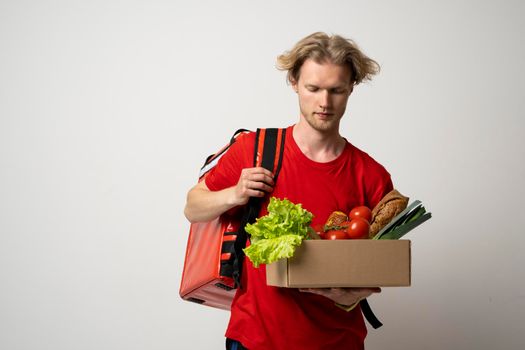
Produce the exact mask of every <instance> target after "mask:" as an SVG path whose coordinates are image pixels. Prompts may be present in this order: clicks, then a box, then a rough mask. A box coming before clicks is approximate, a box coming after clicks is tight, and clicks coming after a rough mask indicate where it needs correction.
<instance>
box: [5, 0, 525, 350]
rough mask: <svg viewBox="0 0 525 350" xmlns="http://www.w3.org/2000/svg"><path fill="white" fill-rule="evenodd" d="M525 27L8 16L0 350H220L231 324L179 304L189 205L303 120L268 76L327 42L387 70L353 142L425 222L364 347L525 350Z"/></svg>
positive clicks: (351, 119)
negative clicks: (287, 54)
mask: <svg viewBox="0 0 525 350" xmlns="http://www.w3.org/2000/svg"><path fill="white" fill-rule="evenodd" d="M524 10H525V6H524V5H523V2H520V1H495V0H487V1H452V0H451V1H448V0H447V1H439V2H438V1H434V2H432V1H415V0H414V1H366V2H365V1H330V0H328V1H324V2H320V1H307V0H301V1H273V0H272V1H265V2H262V1H240V0H238V1H227V0H226V1H220V2H219V1H176V0H171V1H160V0H149V1H116V0H107V1H90V2H86V1H58V0H57V1H50V0H46V1H31V0H26V1H16V2H15V1H7V0H3V1H0V283H1V284H0V348H1V349H6V350H22V349H23V350H29V349H31V350H33V349H35V350H37V349H38V350H41V349H52V350H70V349H78V350H84V349H86V350H87V349H97V350H100V349H112V350H114V349H126V350H130V349H140V350H143V349H148V350H153V349H155V350H161V349H184V348H186V347H189V348H191V349H203V350H208V349H211V350H213V349H222V348H223V347H224V345H223V344H224V338H223V334H224V330H225V328H226V324H227V320H228V314H227V313H226V312H224V311H220V310H214V309H210V308H205V307H202V306H198V305H194V304H191V303H187V302H183V301H182V300H181V299H180V298H179V296H178V287H179V282H180V273H181V268H182V264H183V258H184V250H185V244H186V235H187V230H188V226H189V225H188V223H187V222H186V220H185V218H184V216H183V206H184V203H185V196H186V192H187V190H188V189H189V188H190V187H191V186H192V185H193V184H194V183H195V181H196V178H197V174H198V168H199V167H200V165H201V164H202V162H203V160H204V158H205V157H206V156H207V155H208V154H209V153H211V152H213V151H214V150H216V149H217V148H219V147H220V146H222V145H223V144H224V143H225V142H226V140H227V139H228V138H229V136H230V134H231V133H232V132H233V131H234V130H236V129H237V128H240V127H244V128H252V129H253V128H256V127H272V126H274V127H275V126H287V125H290V124H292V123H294V122H295V121H296V120H297V118H298V108H297V101H296V96H295V94H294V93H293V92H292V90H291V88H290V87H289V86H287V84H286V82H285V74H284V73H283V72H279V71H277V70H276V69H275V58H276V56H277V55H278V54H280V53H282V52H283V51H285V50H287V49H289V48H291V47H292V45H293V44H294V43H295V42H296V41H298V40H299V39H300V38H302V37H304V36H306V35H308V34H310V33H312V32H314V31H326V32H328V33H338V34H341V35H343V36H346V37H350V38H353V39H354V40H355V41H356V42H357V43H358V44H359V45H360V46H361V47H362V49H363V50H364V51H365V52H366V53H367V54H368V55H370V56H371V57H372V58H374V59H376V60H377V61H378V62H379V63H380V64H381V66H382V71H381V74H380V75H379V76H378V77H377V78H376V79H375V80H373V81H372V82H371V83H367V84H363V85H360V86H358V87H357V88H356V90H355V93H354V94H353V95H352V97H351V98H350V101H349V106H348V111H347V114H346V116H345V118H344V121H343V123H342V132H343V134H344V135H345V136H346V137H347V138H348V139H349V140H350V141H351V142H352V143H354V144H355V145H356V146H358V147H360V148H362V149H364V150H366V151H368V153H370V154H371V155H372V156H373V157H374V158H375V159H377V160H378V161H379V162H381V163H382V164H384V165H385V167H386V168H387V169H388V170H389V171H390V172H391V174H392V176H393V180H394V182H395V184H396V187H397V188H398V189H399V190H400V191H401V192H403V193H405V194H407V195H409V196H410V197H411V198H412V199H420V200H422V201H423V202H424V203H425V205H426V207H427V209H428V210H430V211H431V212H432V213H433V215H434V217H433V219H432V220H431V221H430V222H428V223H426V224H424V225H423V226H422V227H421V228H418V229H417V230H415V231H413V232H411V233H410V234H409V236H407V238H410V239H411V240H412V252H413V260H412V266H413V271H412V272H413V275H412V284H413V285H412V286H411V287H409V288H384V289H383V293H382V294H381V295H378V296H374V297H372V298H370V303H371V304H372V307H373V308H374V310H375V311H376V313H377V314H378V316H379V317H380V318H381V320H382V321H383V322H384V324H385V326H384V327H383V328H381V329H380V330H370V332H369V336H368V338H367V348H368V349H385V348H389V349H413V350H418V349H430V350H432V349H436V350H437V349H465V350H466V349H495V348H498V349H508V350H511V349H521V348H523V347H524V346H525V341H524V340H523V324H524V321H525V281H524V274H523V266H524V265H525V259H524V256H525V254H523V250H524V246H525V238H524V237H525V232H524V229H523V217H524V215H523V208H524V205H523V202H524V200H523V199H524V198H525V190H524V179H525V165H524V161H523V160H524V159H525V142H524V140H523V135H524V132H525V122H524V121H523V117H524V115H523V112H524V107H525V93H524V91H525V86H524V81H525V70H524V69H523V62H525V49H524V47H523V44H522V42H523V37H524V36H525V25H524V24H523V15H524V14H525V11H524ZM319 326H320V327H322V325H319ZM283 331H284V332H285V331H286V330H283ZM192 344H193V345H192ZM313 350H315V349H313Z"/></svg>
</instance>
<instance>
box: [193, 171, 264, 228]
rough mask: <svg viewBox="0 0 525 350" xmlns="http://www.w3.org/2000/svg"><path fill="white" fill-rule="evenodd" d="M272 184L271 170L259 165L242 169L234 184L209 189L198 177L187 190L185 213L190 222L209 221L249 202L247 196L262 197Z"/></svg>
mask: <svg viewBox="0 0 525 350" xmlns="http://www.w3.org/2000/svg"><path fill="white" fill-rule="evenodd" d="M273 186H274V182H273V174H272V173H271V172H270V171H269V170H267V169H265V168H261V167H256V168H246V169H243V170H242V172H241V176H240V178H239V181H238V182H237V184H236V185H235V186H232V187H229V188H225V189H223V190H219V191H211V190H210V189H209V188H208V186H207V185H206V182H205V181H201V182H199V183H198V184H197V185H195V186H194V187H193V188H192V189H191V190H190V191H189V192H188V196H187V200H186V207H185V208H184V215H185V216H186V218H187V219H188V220H189V221H190V222H199V221H209V220H212V219H215V218H216V217H218V216H220V215H221V214H222V213H224V212H226V211H228V210H230V209H231V208H233V207H236V206H240V205H244V204H246V203H248V200H249V199H250V197H263V196H264V195H265V194H266V193H267V192H271V191H272V190H273Z"/></svg>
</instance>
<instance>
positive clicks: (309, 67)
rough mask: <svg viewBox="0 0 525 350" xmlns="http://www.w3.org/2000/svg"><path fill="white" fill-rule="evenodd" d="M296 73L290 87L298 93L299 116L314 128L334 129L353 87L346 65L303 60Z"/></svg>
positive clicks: (337, 127)
mask: <svg viewBox="0 0 525 350" xmlns="http://www.w3.org/2000/svg"><path fill="white" fill-rule="evenodd" d="M299 73H300V74H299V80H298V81H297V82H294V83H292V87H293V88H294V90H295V91H296V92H297V94H298V96H299V108H300V110H301V119H304V120H305V121H306V122H307V123H308V124H309V125H310V127H312V128H313V129H314V130H316V131H319V132H322V133H332V132H338V131H339V122H340V120H341V118H342V117H343V114H344V113H345V110H346V103H347V101H348V97H349V96H350V94H351V92H352V89H353V84H352V82H351V72H350V68H349V67H348V66H342V65H337V64H333V63H331V62H330V61H324V62H323V63H321V64H319V63H317V62H315V61H314V60H312V59H307V60H306V61H304V63H303V65H302V66H301V70H300V72H299Z"/></svg>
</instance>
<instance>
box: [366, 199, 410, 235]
mask: <svg viewBox="0 0 525 350" xmlns="http://www.w3.org/2000/svg"><path fill="white" fill-rule="evenodd" d="M407 205H408V197H405V196H403V195H402V194H401V193H399V192H398V191H397V190H395V189H394V190H392V191H390V192H388V193H387V194H386V196H384V197H383V199H381V201H380V202H379V203H377V205H376V206H375V207H374V209H372V222H371V223H370V232H369V237H370V238H372V237H374V236H375V235H376V234H377V233H378V232H379V231H381V229H382V228H383V227H385V226H386V225H387V224H388V223H389V222H390V221H391V220H392V219H393V218H394V217H395V216H396V215H397V214H399V213H401V212H402V211H403V210H405V208H406V207H407Z"/></svg>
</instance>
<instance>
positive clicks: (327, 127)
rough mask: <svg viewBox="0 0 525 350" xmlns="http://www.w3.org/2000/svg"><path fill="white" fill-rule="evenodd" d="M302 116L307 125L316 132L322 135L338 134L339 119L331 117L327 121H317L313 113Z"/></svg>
mask: <svg viewBox="0 0 525 350" xmlns="http://www.w3.org/2000/svg"><path fill="white" fill-rule="evenodd" d="M303 115H304V119H305V120H306V122H307V123H308V125H310V127H311V128H312V129H314V130H315V131H317V132H320V133H323V134H326V133H332V132H334V131H335V132H339V121H340V120H341V118H336V117H335V116H333V115H332V116H331V117H330V118H328V119H327V120H319V119H318V118H317V116H316V115H315V114H314V113H312V114H306V115H305V114H303Z"/></svg>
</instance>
